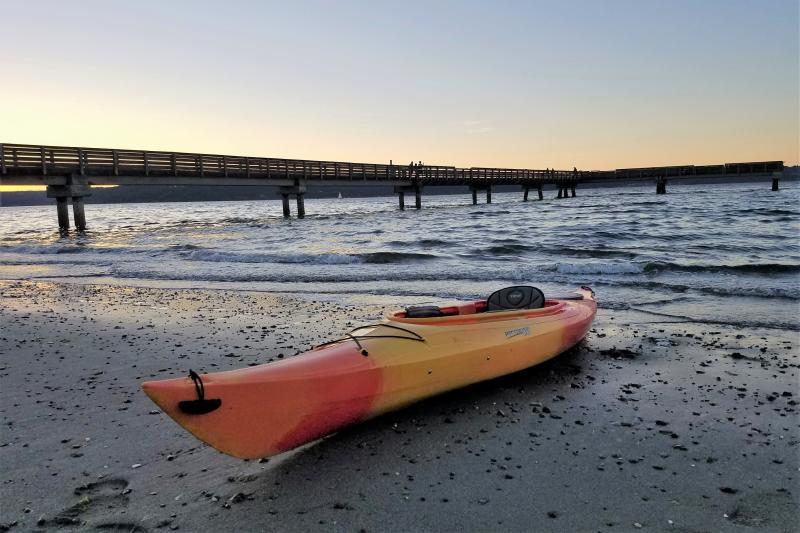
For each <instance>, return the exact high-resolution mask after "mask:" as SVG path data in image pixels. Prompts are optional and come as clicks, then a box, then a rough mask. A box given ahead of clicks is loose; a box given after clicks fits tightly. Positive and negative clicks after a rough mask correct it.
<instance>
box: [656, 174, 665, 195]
mask: <svg viewBox="0 0 800 533" xmlns="http://www.w3.org/2000/svg"><path fill="white" fill-rule="evenodd" d="M656 194H667V178H664V177H661V178H658V179H657V180H656Z"/></svg>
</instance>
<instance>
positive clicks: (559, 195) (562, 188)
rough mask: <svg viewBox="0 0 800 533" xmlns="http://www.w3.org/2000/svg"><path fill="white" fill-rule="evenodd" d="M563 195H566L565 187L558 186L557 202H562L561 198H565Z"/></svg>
mask: <svg viewBox="0 0 800 533" xmlns="http://www.w3.org/2000/svg"><path fill="white" fill-rule="evenodd" d="M563 194H564V187H562V186H561V185H559V186H558V196H556V200H560V199H561V198H563V196H562V195H563Z"/></svg>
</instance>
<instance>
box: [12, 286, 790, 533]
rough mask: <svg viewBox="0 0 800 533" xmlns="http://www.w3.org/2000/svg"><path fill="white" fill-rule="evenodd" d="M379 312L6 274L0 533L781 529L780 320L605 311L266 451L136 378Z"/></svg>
mask: <svg viewBox="0 0 800 533" xmlns="http://www.w3.org/2000/svg"><path fill="white" fill-rule="evenodd" d="M598 296H599V298H602V294H599V295H598ZM390 305H391V302H386V306H390ZM383 308H384V306H383V305H375V304H369V305H366V304H358V303H357V302H353V303H348V304H342V303H335V302H333V301H330V300H329V301H314V300H312V299H310V298H308V297H305V298H303V299H301V298H299V297H290V296H285V295H272V294H267V293H254V292H241V291H221V290H197V289H191V290H189V289H186V290H177V289H164V288H134V287H121V286H102V285H78V284H56V283H36V282H30V281H9V282H0V323H2V333H0V353H2V361H0V370H1V371H2V373H0V399H1V400H2V402H0V409H1V410H2V432H0V465H2V484H1V485H0V502H1V503H0V524H1V525H0V531H7V530H10V531H39V530H41V531H53V530H67V531H69V530H76V531H77V530H81V531H87V530H88V531H94V530H97V531H169V530H182V531H233V530H239V531H352V532H356V531H368V532H372V531H587V532H588V531H638V530H648V531H685V532H690V531H691V532H700V531H742V532H746V531H786V532H788V531H796V528H797V524H798V522H797V520H798V508H800V507H799V506H800V502H799V498H800V487H798V439H799V438H800V437H798V411H797V400H798V363H797V362H798V351H797V350H798V346H797V341H798V339H797V335H796V334H793V335H792V334H788V333H787V332H786V331H785V330H769V329H764V330H754V329H753V330H743V329H740V328H733V327H729V326H699V325H697V324H693V323H685V322H660V321H656V320H657V318H654V317H653V316H652V315H644V314H639V313H635V312H630V311H627V312H617V311H614V312H612V311H608V310H601V311H600V312H599V313H598V317H597V321H596V323H595V327H594V328H593V329H592V331H591V332H590V334H589V335H588V336H587V338H586V339H585V341H584V342H583V343H581V344H580V345H579V346H578V347H576V348H575V349H573V350H571V351H570V352H568V353H565V354H562V355H561V356H559V357H558V358H556V359H554V360H552V361H550V362H548V363H546V364H544V365H541V366H538V367H535V368H532V369H530V370H527V371H524V372H521V373H518V374H515V375H512V376H508V377H505V378H502V379H499V380H495V381H492V382H488V383H482V384H479V385H476V386H472V387H469V388H466V389H463V390H459V391H456V392H453V393H450V394H447V395H444V396H441V397H437V398H434V399H431V400H428V401H425V402H422V403H420V404H417V405H414V406H412V407H410V408H408V409H405V410H403V411H400V412H396V413H393V414H389V415H387V416H383V417H381V418H378V419H375V420H372V421H368V422H366V423H363V424H361V425H358V426H355V427H352V428H350V429H348V430H346V431H343V432H340V433H338V434H335V435H333V436H331V437H328V438H326V439H323V440H321V441H318V442H316V443H313V444H310V445H308V446H306V447H304V448H302V449H299V450H295V451H293V452H290V453H287V454H284V455H282V456H278V457H275V458H271V459H269V460H263V461H241V460H238V459H233V458H231V457H227V456H224V455H222V454H220V453H218V452H216V451H215V450H213V449H212V448H210V447H208V446H205V445H204V444H202V443H200V442H199V441H197V440H195V439H194V438H193V437H192V436H190V435H189V434H188V433H186V432H184V431H183V430H182V429H181V428H179V427H178V426H177V424H175V423H174V422H173V421H172V420H170V419H169V418H168V417H166V416H165V415H164V414H162V413H161V412H160V411H159V410H158V409H157V408H156V407H155V405H154V404H152V403H151V402H150V401H149V400H148V398H147V397H146V396H145V395H144V394H143V393H142V392H141V390H140V387H139V384H140V383H141V382H142V381H143V380H146V379H151V378H165V377H171V376H180V375H183V374H186V373H187V372H188V370H189V369H194V370H197V371H212V370H224V369H232V368H239V367H242V366H245V365H254V364H261V363H266V362H268V361H270V360H274V359H276V358H282V357H291V356H293V355H295V354H297V353H299V352H302V351H304V350H306V349H308V348H309V347H310V346H312V345H313V344H315V343H319V342H323V341H325V340H328V339H330V338H332V337H334V336H337V335H338V334H339V333H341V332H342V331H344V330H345V329H347V328H349V327H353V326H355V325H358V324H359V323H362V322H365V321H367V320H374V319H375V318H376V317H378V316H379V315H380V313H381V312H382V310H383Z"/></svg>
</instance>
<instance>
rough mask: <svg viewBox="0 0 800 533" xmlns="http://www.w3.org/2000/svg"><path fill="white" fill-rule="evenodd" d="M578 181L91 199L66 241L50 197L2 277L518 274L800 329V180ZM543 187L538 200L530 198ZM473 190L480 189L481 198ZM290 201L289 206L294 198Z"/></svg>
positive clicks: (0, 258)
mask: <svg viewBox="0 0 800 533" xmlns="http://www.w3.org/2000/svg"><path fill="white" fill-rule="evenodd" d="M781 186H782V189H781V190H780V191H779V192H771V191H770V190H769V183H767V182H766V181H765V182H763V183H744V184H729V185H685V184H679V183H677V184H670V185H669V188H668V194H666V195H656V194H655V193H654V188H655V187H654V186H652V185H650V184H648V185H647V186H631V187H625V188H598V189H587V188H580V189H578V194H579V196H578V197H576V198H569V199H565V200H556V199H554V198H553V197H554V196H555V192H554V191H546V196H547V197H546V199H545V200H544V201H536V200H533V201H530V202H527V203H523V202H522V201H521V199H522V193H521V192H516V193H495V194H494V195H493V203H492V204H489V205H487V204H485V203H479V204H478V205H476V206H473V205H471V199H470V197H469V195H468V194H464V195H448V196H433V195H431V196H423V208H422V209H421V210H420V211H417V210H415V209H407V210H406V211H404V212H401V211H399V210H398V208H397V199H396V197H384V198H347V197H346V195H347V189H346V188H344V189H342V192H343V194H344V195H345V198H343V199H338V200H337V199H320V200H314V199H311V200H306V212H307V216H306V218H305V219H303V220H298V219H294V218H292V219H289V220H285V219H283V217H282V216H281V205H280V202H279V201H253V202H213V203H198V202H195V203H150V204H115V205H93V204H89V205H87V206H86V216H87V221H88V224H89V229H88V230H87V231H86V232H85V234H82V235H79V234H76V233H75V232H74V231H73V232H72V233H71V234H70V235H69V236H65V237H62V236H60V235H59V233H58V231H57V226H56V212H55V207H54V206H52V205H51V206H37V207H4V208H0V278H2V279H61V280H63V279H71V280H73V281H79V282H103V283H107V282H110V283H126V284H133V285H136V284H145V285H153V284H156V285H160V286H173V287H208V288H233V289H244V290H259V291H272V292H287V293H294V294H304V295H308V296H309V297H313V298H337V297H343V296H347V295H349V297H352V296H353V295H357V296H358V297H360V298H366V299H369V300H370V301H371V302H373V303H375V302H383V303H386V305H387V306H390V305H391V304H392V303H394V302H397V303H398V304H407V303H410V302H420V303H423V302H424V303H429V302H440V301H447V300H452V299H472V298H479V297H486V296H488V295H489V294H490V293H491V292H492V291H493V290H495V289H497V288H500V287H503V286H507V285H514V284H530V285H536V286H538V287H540V288H542V289H543V290H544V291H545V294H549V295H559V294H569V293H570V292H571V290H572V289H573V288H575V287H577V286H579V285H589V286H591V287H592V288H593V289H594V290H595V291H596V293H597V298H598V300H599V303H600V308H601V312H604V313H608V314H612V315H613V312H614V310H620V309H635V310H639V311H644V312H647V313H649V314H651V315H652V316H653V317H654V320H655V319H657V318H658V317H662V318H664V319H668V320H686V321H693V322H705V323H709V324H731V325H739V326H742V327H747V326H755V327H768V328H779V329H791V330H798V329H799V327H800V318H798V317H799V316H800V184H797V183H782V184H781ZM534 196H535V195H534ZM479 198H480V201H481V202H483V201H484V200H485V199H484V197H483V196H480V197H479ZM292 209H294V204H293V205H292Z"/></svg>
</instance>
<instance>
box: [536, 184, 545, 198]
mask: <svg viewBox="0 0 800 533" xmlns="http://www.w3.org/2000/svg"><path fill="white" fill-rule="evenodd" d="M536 190H537V192H538V193H539V200H544V192H542V186H541V185H539V187H537V189H536Z"/></svg>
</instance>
